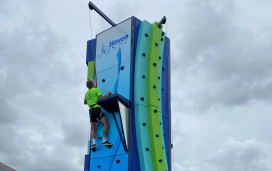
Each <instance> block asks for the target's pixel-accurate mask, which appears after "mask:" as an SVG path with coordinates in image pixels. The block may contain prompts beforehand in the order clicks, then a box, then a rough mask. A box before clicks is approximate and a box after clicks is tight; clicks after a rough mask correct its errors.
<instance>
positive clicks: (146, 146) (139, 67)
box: [134, 21, 153, 171]
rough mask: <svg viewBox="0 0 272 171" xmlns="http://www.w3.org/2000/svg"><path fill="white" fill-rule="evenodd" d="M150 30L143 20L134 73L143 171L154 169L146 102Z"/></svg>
mask: <svg viewBox="0 0 272 171" xmlns="http://www.w3.org/2000/svg"><path fill="white" fill-rule="evenodd" d="M150 31H151V24H150V23H149V22H147V21H142V22H141V24H140V28H139V33H138V40H137V50H136V55H135V73H134V85H135V86H134V87H135V88H134V105H135V126H136V134H137V145H138V153H139V160H140V167H141V170H143V171H145V170H146V171H148V170H153V165H152V158H151V150H150V143H149V133H148V121H147V103H146V99H147V97H146V70H147V55H148V45H149V37H150Z"/></svg>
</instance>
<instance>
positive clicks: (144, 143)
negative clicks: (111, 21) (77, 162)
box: [84, 17, 171, 171]
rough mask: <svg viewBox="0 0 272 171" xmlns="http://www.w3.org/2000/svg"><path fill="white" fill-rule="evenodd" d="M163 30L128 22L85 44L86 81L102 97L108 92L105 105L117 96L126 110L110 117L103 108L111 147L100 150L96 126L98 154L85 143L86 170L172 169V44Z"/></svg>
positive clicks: (99, 132) (99, 130)
mask: <svg viewBox="0 0 272 171" xmlns="http://www.w3.org/2000/svg"><path fill="white" fill-rule="evenodd" d="M162 29H163V26H162V25H161V24H160V23H158V22H154V23H153V24H151V23H149V22H148V21H146V20H144V21H140V20H138V19H137V18H135V17H131V18H129V19H127V20H125V21H123V22H121V23H119V24H117V25H116V26H114V27H111V28H109V29H107V30H105V31H103V32H101V33H100V34H98V35H97V36H96V39H93V40H90V41H88V49H87V60H86V63H87V64H88V77H87V79H88V80H89V79H91V80H95V81H96V83H97V87H98V88H99V89H100V90H101V93H102V95H104V94H105V93H106V92H107V91H111V93H112V94H113V96H109V98H108V99H109V102H112V103H115V102H113V101H110V100H112V99H110V98H111V97H112V98H113V97H117V96H119V95H121V96H122V98H124V99H126V100H127V104H129V105H127V106H129V107H128V108H124V107H120V106H119V107H118V109H117V110H118V111H117V112H114V113H109V112H108V111H109V110H108V109H107V107H106V106H104V107H105V109H103V112H104V113H105V115H106V117H107V120H108V122H109V125H110V126H109V132H108V141H109V142H111V143H112V144H113V146H112V148H106V147H104V146H102V141H103V131H102V130H103V125H102V124H101V123H100V122H98V123H97V129H96V146H97V150H96V151H95V152H92V151H90V150H89V148H90V146H91V145H92V142H89V144H88V154H87V155H86V156H85V169H84V170H85V171H90V170H99V171H100V170H105V171H106V170H107V171H109V170H111V171H113V170H132V171H139V170H141V171H150V170H154V171H157V170H159V171H168V170H171V157H170V156H171V134H170V132H171V110H170V62H169V61H170V53H169V49H170V44H169V38H168V37H166V35H165V33H164V32H163V31H162ZM90 54H91V55H92V57H91V58H90ZM106 100H107V98H105V101H106ZM98 103H99V102H98ZM99 104H100V103H99ZM108 104H110V103H107V105H108ZM109 106H111V105H109ZM102 107H103V106H102ZM124 111H125V112H124ZM113 114H114V115H113ZM114 116H115V117H114Z"/></svg>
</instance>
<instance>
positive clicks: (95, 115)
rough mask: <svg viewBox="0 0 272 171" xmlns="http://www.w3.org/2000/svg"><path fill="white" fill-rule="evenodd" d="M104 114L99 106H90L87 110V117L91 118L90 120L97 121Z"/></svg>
mask: <svg viewBox="0 0 272 171" xmlns="http://www.w3.org/2000/svg"><path fill="white" fill-rule="evenodd" d="M104 116H105V115H104V113H103V112H102V110H101V108H99V107H96V108H91V109H90V110H89V117H90V119H91V122H97V120H100V119H101V118H103V117H104Z"/></svg>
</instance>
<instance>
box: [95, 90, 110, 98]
mask: <svg viewBox="0 0 272 171" xmlns="http://www.w3.org/2000/svg"><path fill="white" fill-rule="evenodd" d="M110 94H111V92H110V91H108V92H107V93H106V94H105V96H102V95H99V96H98V99H101V98H103V97H106V96H107V95H110Z"/></svg>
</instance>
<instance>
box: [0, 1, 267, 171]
mask: <svg viewBox="0 0 272 171" xmlns="http://www.w3.org/2000/svg"><path fill="white" fill-rule="evenodd" d="M93 2H94V3H95V4H96V6H98V7H99V8H100V9H101V10H103V11H104V12H105V13H106V14H107V15H108V16H109V17H110V18H111V19H112V20H113V21H114V22H116V23H119V22H121V21H123V20H125V19H127V18H129V17H131V16H136V17H137V18H139V19H140V20H147V21H149V22H151V23H152V22H155V21H159V20H160V19H161V18H162V17H163V16H164V15H165V16H166V17H167V25H165V26H164V31H165V32H166V34H167V36H168V37H169V38H170V39H171V65H172V68H171V77H172V80H171V84H172V86H171V89H172V91H171V96H172V123H173V124H172V129H173V144H174V157H173V159H174V160H173V162H174V166H173V170H174V169H175V170H176V171H271V170H272V153H271V152H272V134H271V132H270V131H271V130H272V124H271V121H272V105H271V102H272V11H271V9H272V1H271V0H258V1H247V0H239V1H238V0H237V1H234V0H169V1H158V0H150V1H147V0H137V1H136V0H130V1H125V0H111V1H106V0H93ZM87 4H88V1H87V0H71V1H65V0H56V1H53V0H39V1H34V0H24V1H10V0H0V162H2V163H5V164H7V165H9V166H11V167H13V168H15V169H17V170H18V171H37V170H40V171H60V170H65V171H76V170H83V165H84V155H85V154H86V151H87V140H88V137H89V135H88V134H89V132H88V130H89V121H88V109H87V107H86V106H84V105H83V98H84V93H85V91H86V87H85V81H86V77H87V68H86V64H85V56H86V54H85V53H86V41H87V40H89V39H91V38H92V37H95V35H96V34H97V33H100V32H101V31H103V30H105V29H107V28H109V27H110V25H109V24H108V23H106V22H105V21H104V20H103V19H102V18H101V17H99V16H98V15H97V14H96V13H95V12H93V11H91V13H90V15H91V23H92V24H91V25H92V29H91V27H90V17H89V10H88V6H87Z"/></svg>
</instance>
